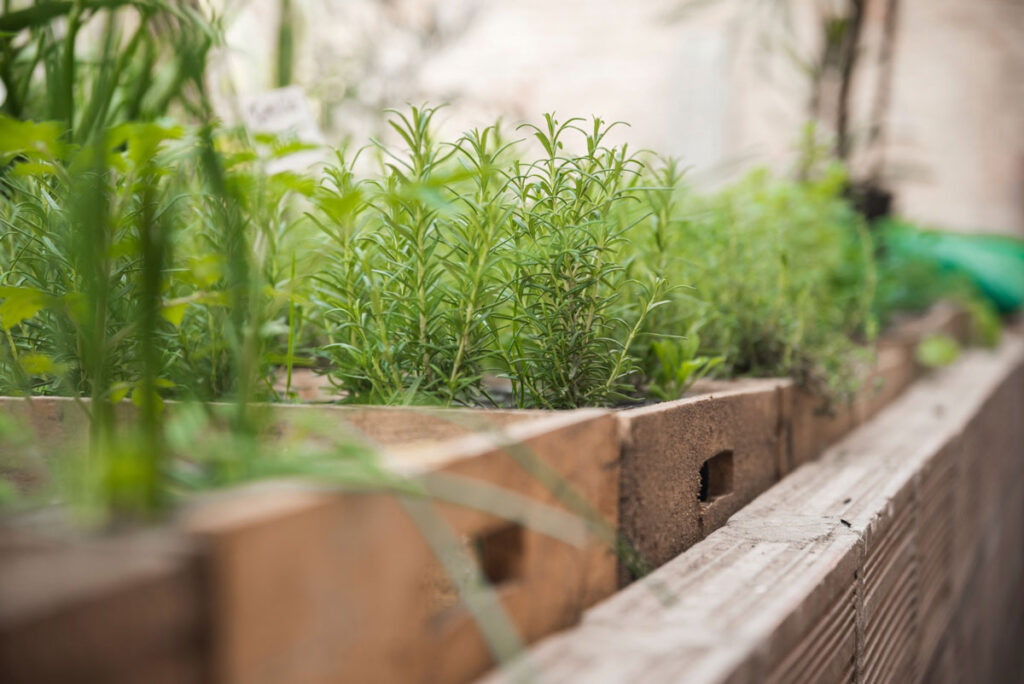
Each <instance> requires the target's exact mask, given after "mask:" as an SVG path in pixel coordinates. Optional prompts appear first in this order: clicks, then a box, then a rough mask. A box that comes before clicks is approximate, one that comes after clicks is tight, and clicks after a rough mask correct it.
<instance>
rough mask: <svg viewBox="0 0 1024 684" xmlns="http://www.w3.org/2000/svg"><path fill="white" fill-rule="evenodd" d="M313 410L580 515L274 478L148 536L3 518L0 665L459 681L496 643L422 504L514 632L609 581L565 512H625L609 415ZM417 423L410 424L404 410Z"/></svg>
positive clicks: (47, 673)
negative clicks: (373, 418)
mask: <svg viewBox="0 0 1024 684" xmlns="http://www.w3.org/2000/svg"><path fill="white" fill-rule="evenodd" d="M39 403H40V404H43V405H45V408H43V410H42V411H40V412H39V413H38V414H37V420H39V421H42V422H46V421H50V424H53V419H54V417H61V416H63V417H64V420H61V421H58V423H59V425H58V426H57V428H56V430H55V431H57V430H60V429H66V428H67V426H68V425H69V424H71V423H73V422H74V421H75V420H76V419H75V418H72V417H71V416H73V415H74V412H75V411H76V410H77V409H76V408H75V407H74V406H73V405H71V404H70V403H68V402H61V401H52V400H44V401H41V402H39ZM316 410H318V411H319V410H320V409H316ZM377 412H383V413H386V414H388V415H387V419H388V422H389V423H391V424H396V422H397V423H398V424H400V425H401V430H402V433H401V438H400V439H399V438H398V437H396V436H395V435H394V434H393V433H392V432H391V431H390V429H389V428H388V427H386V426H384V425H380V424H377V423H374V422H367V421H369V420H370V419H369V417H368V416H369V414H370V413H377ZM325 413H326V414H327V415H329V416H339V417H340V416H341V415H344V414H348V413H356V414H357V415H356V416H355V417H354V420H355V422H357V423H359V422H362V427H363V428H364V429H365V430H366V431H367V432H368V433H370V434H371V435H372V436H374V437H375V438H376V439H378V440H380V441H382V442H387V443H389V444H391V447H390V449H389V450H388V451H387V452H386V454H385V459H386V461H387V464H388V465H389V466H390V467H391V468H392V469H394V470H396V471H399V472H403V473H405V474H407V475H409V476H410V477H412V478H415V479H417V481H420V482H423V483H424V486H426V488H427V489H428V491H432V490H436V489H438V488H439V487H442V486H443V485H444V484H445V481H446V480H444V478H447V486H448V488H451V486H452V479H453V478H465V480H460V481H458V484H459V485H460V487H461V489H464V490H465V489H468V490H472V487H467V486H466V483H467V482H470V483H472V482H475V483H477V485H478V488H479V491H477V496H487V495H488V493H489V492H493V491H494V490H495V489H496V488H499V487H500V488H501V490H504V491H505V492H510V493H514V494H515V495H517V496H518V497H520V498H523V499H525V500H528V501H531V502H533V504H534V506H533V509H526V510H527V511H530V510H534V509H536V512H535V513H534V514H533V515H541V514H543V515H547V516H548V517H551V516H553V515H555V514H556V513H555V512H557V511H562V513H561V514H560V515H561V518H562V519H563V520H561V522H562V523H564V524H563V527H567V528H568V529H570V530H572V529H573V527H572V525H573V524H575V526H576V527H575V532H574V535H575V540H574V543H569V542H567V541H566V540H564V539H559V538H554V537H551V536H548V535H547V534H544V533H543V532H542V531H539V530H538V529H536V527H537V525H536V521H534V520H531V519H530V515H531V514H530V513H529V512H527V513H526V514H525V517H524V518H523V519H521V520H518V521H509V520H507V519H504V518H500V517H496V516H494V515H489V514H485V513H482V512H480V511H479V510H474V509H473V508H472V507H471V506H469V505H457V504H453V503H441V502H440V501H429V500H425V499H421V498H416V499H412V498H401V499H400V498H399V497H396V496H395V495H391V494H384V493H377V494H364V493H341V492H337V491H331V490H328V489H321V488H314V487H309V486H303V485H299V484H274V483H267V484H259V485H254V486H249V487H243V488H241V489H239V490H233V491H228V492H223V493H220V494H215V495H210V496H209V497H201V498H198V499H197V500H195V501H193V502H191V503H190V504H189V505H188V506H186V508H185V510H184V511H183V512H182V513H181V515H180V517H179V519H178V520H177V521H176V522H175V523H174V524H173V525H171V526H169V527H168V528H166V529H163V530H159V531H158V532H154V533H152V534H153V535H156V536H157V537H159V539H160V541H159V543H156V542H149V543H143V539H142V537H140V536H139V535H114V536H112V537H100V538H92V539H82V538H79V537H75V536H71V537H69V538H54V537H52V536H48V535H47V534H45V533H44V532H42V531H39V530H35V529H33V528H32V526H31V525H30V524H29V523H22V524H20V525H15V526H8V527H7V528H4V531H3V534H2V535H0V544H2V545H3V546H4V548H3V549H2V550H0V559H2V560H0V679H2V680H3V681H33V682H41V681H78V680H89V679H94V680H101V681H126V682H127V681H140V679H144V680H146V681H161V680H166V681H175V682H177V681H198V680H204V679H207V678H209V677H211V676H212V678H213V679H215V680H216V681H229V682H246V683H248V682H289V681H294V682H298V681H337V680H347V681H370V680H373V681H427V680H435V681H436V680H443V681H455V680H458V681H465V680H467V679H469V678H471V677H473V676H474V675H476V674H479V673H481V672H483V671H484V670H485V669H486V668H487V667H488V666H489V665H490V664H491V663H492V662H493V661H492V658H491V656H490V653H489V651H488V649H487V647H486V645H485V644H484V642H483V641H482V639H481V635H480V632H479V630H478V628H477V623H476V622H475V621H474V619H473V618H472V617H471V616H470V615H469V613H468V612H467V611H466V609H465V608H464V607H463V606H462V604H461V603H460V602H459V600H458V597H457V595H456V592H455V589H454V587H453V586H452V584H451V582H450V581H449V580H448V574H447V573H446V571H445V570H444V569H442V567H441V565H440V564H439V563H438V561H437V559H436V557H435V549H434V548H432V547H431V546H430V545H429V544H428V543H427V541H426V540H425V539H426V538H427V537H429V536H430V533H429V531H427V533H426V535H425V530H424V529H422V527H418V526H417V523H416V522H414V520H416V521H419V522H420V523H423V521H424V520H426V521H427V523H426V524H433V525H434V528H435V536H437V535H440V536H441V537H442V538H447V539H448V540H449V542H451V543H452V545H453V546H454V547H457V548H458V549H462V550H464V551H466V552H467V554H468V555H470V556H472V555H475V556H476V560H477V561H478V562H479V563H480V564H481V565H482V567H483V569H484V572H485V574H486V575H487V576H488V578H489V579H490V581H491V583H492V584H493V585H494V588H495V591H496V596H497V597H498V598H499V599H500V602H501V604H502V606H503V610H504V611H505V612H506V613H507V615H508V616H509V618H510V619H511V622H512V625H513V626H514V628H515V629H516V630H517V631H518V632H519V633H520V634H521V635H522V638H523V639H524V640H526V641H529V640H533V639H536V638H538V637H540V636H542V635H543V634H546V633H549V632H551V631H554V630H557V629H560V628H563V627H567V626H570V625H572V624H574V623H575V622H576V621H577V620H578V618H579V616H580V614H581V612H582V610H583V609H584V608H586V607H587V606H589V605H591V604H593V603H594V602H596V601H597V600H599V599H601V598H603V597H605V596H607V595H609V594H611V593H612V592H613V591H614V590H615V587H616V556H615V554H614V553H613V551H612V549H611V547H610V545H608V544H607V543H606V541H605V540H602V539H601V538H599V536H598V535H597V534H595V533H594V531H593V529H588V526H586V525H583V524H582V523H581V522H580V521H579V520H578V519H576V518H570V517H569V516H566V515H565V513H564V511H565V510H566V502H567V501H568V502H569V503H570V504H571V503H572V501H573V499H572V498H571V497H578V499H579V500H582V501H585V502H587V507H588V508H589V509H590V510H591V511H592V512H594V513H596V514H597V515H599V516H601V517H602V518H603V523H604V524H605V525H606V526H607V527H608V529H611V530H614V529H615V527H616V525H617V519H616V509H617V502H618V456H619V451H618V436H617V434H618V425H617V423H616V420H615V418H614V417H613V416H612V415H611V414H610V413H608V412H605V411H599V410H581V411H573V412H567V413H565V414H562V415H556V416H549V417H543V418H539V419H530V418H535V416H530V415H529V414H517V415H515V416H509V415H505V416H498V417H497V422H499V423H500V422H505V423H508V425H507V429H506V430H505V433H504V435H503V436H502V437H500V438H499V437H497V436H495V435H492V434H468V435H466V436H463V437H455V438H450V439H447V440H444V441H433V442H431V441H428V440H429V439H430V438H431V437H432V435H435V434H438V433H443V434H446V435H448V434H449V433H451V431H452V430H453V428H452V425H453V424H455V425H458V424H459V423H460V422H461V421H458V420H456V421H455V422H454V423H452V422H449V421H448V420H447V418H445V419H444V420H441V419H437V420H431V419H429V418H425V417H424V414H423V412H419V411H412V410H410V411H404V410H392V409H383V410H376V409H372V410H369V411H367V410H361V409H353V410H352V411H349V410H346V409H328V410H327V411H325ZM414 415H415V417H413V416H414ZM345 417H346V418H348V417H349V416H347V415H346V416H345ZM478 420H480V416H477V415H473V416H470V420H469V421H468V422H470V423H471V424H472V423H475V422H476V421H478ZM484 420H494V417H488V418H484ZM415 421H420V423H421V428H422V429H418V430H414V429H412V428H411V427H410V426H411V425H413V424H414V422H415ZM477 424H478V423H477ZM398 442H404V443H405V444H406V446H404V447H398V446H397V443H398ZM539 465H543V467H545V468H549V469H550V470H551V471H553V472H556V473H558V474H559V476H560V478H561V479H560V480H558V482H557V484H556V487H559V488H561V489H560V490H556V491H551V490H550V489H549V486H548V485H549V484H550V483H548V484H545V482H544V477H543V476H540V477H539V476H538V472H537V468H538V466H539ZM524 466H525V467H524ZM488 488H490V489H488ZM467 567H470V566H468V565H467ZM55 644H57V645H59V646H58V652H59V653H60V656H61V657H60V658H54V657H53V656H54V653H55V651H54V648H55V646H54V645H55ZM65 645H67V648H66V649H65ZM65 651H66V652H65ZM143 671H145V673H146V675H145V676H144V677H140V672H143Z"/></svg>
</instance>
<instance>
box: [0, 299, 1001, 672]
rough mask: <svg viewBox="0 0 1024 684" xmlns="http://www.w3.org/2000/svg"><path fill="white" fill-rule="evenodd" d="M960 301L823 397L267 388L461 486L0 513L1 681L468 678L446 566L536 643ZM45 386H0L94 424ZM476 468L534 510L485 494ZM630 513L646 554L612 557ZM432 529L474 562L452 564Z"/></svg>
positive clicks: (712, 524)
mask: <svg viewBox="0 0 1024 684" xmlns="http://www.w3.org/2000/svg"><path fill="white" fill-rule="evenodd" d="M957 320H958V319H956V314H953V313H949V312H947V313H943V314H942V315H933V316H931V317H929V318H928V319H926V321H927V322H926V323H921V322H915V323H914V324H913V325H911V326H909V327H903V328H900V330H899V331H898V333H897V334H896V335H895V336H894V337H893V338H891V341H885V342H883V344H882V345H881V346H880V351H879V355H878V362H877V364H876V366H875V367H874V368H873V369H872V371H871V372H872V373H873V375H872V378H873V379H872V380H871V381H869V382H868V383H866V386H865V391H864V392H863V393H862V395H861V396H859V397H858V399H857V400H856V401H854V402H852V403H850V404H848V405H844V406H841V407H839V409H838V411H835V412H833V413H831V414H828V413H822V412H820V411H818V410H817V409H818V407H819V406H820V403H821V402H820V401H819V400H818V399H817V398H815V397H813V396H811V395H810V394H809V393H807V392H805V391H803V390H801V389H799V388H796V387H794V386H793V384H792V383H791V382H790V381H789V380H781V379H765V380H740V381H730V382H715V383H710V384H707V385H705V386H704V388H703V390H702V391H703V392H704V393H703V394H698V395H697V396H692V397H688V398H684V399H680V400H678V401H673V402H665V403H661V404H656V405H652V406H646V407H641V408H636V409H629V410H623V411H615V412H612V411H603V410H580V411H571V412H542V411H481V410H420V409H405V408H375V407H366V408H357V407H336V406H316V407H309V406H275V407H273V411H274V412H275V414H276V415H278V417H280V418H281V419H282V420H283V421H284V422H285V423H287V422H288V421H289V420H290V416H295V417H296V418H299V417H300V416H308V415H309V414H310V413H311V412H312V413H315V414H316V415H317V416H319V417H320V418H321V419H323V420H326V421H329V422H330V424H337V425H338V426H339V429H343V428H342V427H341V426H343V425H344V426H347V428H344V429H355V430H357V431H358V432H359V433H360V434H362V435H363V436H364V437H366V438H368V439H369V440H371V441H373V442H375V443H377V444H380V445H382V447H383V448H384V449H385V456H384V459H385V462H386V464H387V466H388V467H390V468H391V469H392V470H394V471H396V472H398V473H401V474H404V475H407V476H409V477H411V478H414V479H415V480H416V481H417V482H420V483H423V484H424V486H425V487H427V488H428V490H430V491H434V492H446V493H447V494H448V495H450V494H452V493H454V492H456V491H459V492H462V493H461V494H459V496H460V497H461V499H460V503H453V502H450V501H449V502H447V503H444V502H441V501H439V500H426V499H422V498H415V499H410V498H408V497H404V498H403V497H397V496H395V495H392V494H385V493H373V494H371V493H351V492H349V493H343V492H339V491H335V490H331V489H328V488H322V487H313V486H309V485H300V484H295V483H291V484H288V483H262V484H258V485H251V486H247V487H243V488H240V489H236V490H231V491H225V492H221V493H217V494H211V495H208V496H203V497H198V498H196V499H195V500H194V501H191V502H190V503H189V504H188V505H187V506H185V508H184V509H183V510H182V511H181V512H180V514H179V515H178V517H177V518H176V520H175V521H173V523H172V524H170V525H168V526H166V527H164V528H162V529H160V530H156V531H152V532H147V533H131V534H119V535H112V536H107V537H99V538H81V537H79V536H76V535H64V536H62V537H54V536H53V535H52V534H49V533H48V532H46V531H44V530H45V525H44V524H40V526H39V527H37V528H34V527H33V526H31V525H28V526H26V525H25V524H17V525H8V526H5V527H0V680H3V681H8V680H10V681H33V682H45V681H67V680H69V679H76V680H77V679H89V678H90V677H91V678H93V679H97V680H102V681H126V682H127V681H139V679H140V676H141V675H140V673H141V672H144V673H145V677H144V678H145V679H146V680H147V681H163V680H166V681H169V682H178V681H195V680H200V679H210V678H212V679H214V680H216V681H225V682H246V683H249V682H257V683H258V682H307V681H445V682H447V681H452V682H455V681H467V680H469V679H471V678H473V677H474V676H476V675H479V674H480V673H482V672H484V671H485V670H486V669H487V668H488V667H489V666H491V665H492V664H493V662H494V658H493V655H492V652H491V650H490V648H489V647H488V645H487V643H485V640H484V638H483V636H482V634H481V631H480V629H479V627H478V623H477V621H476V620H475V618H474V617H473V616H472V614H471V613H470V611H469V610H467V608H466V607H465V606H464V605H463V603H462V602H461V601H460V600H459V597H458V594H457V592H456V590H455V587H454V586H453V582H452V581H451V579H450V577H451V574H450V573H451V572H452V570H453V565H452V563H455V566H456V567H455V571H456V572H458V571H459V568H461V569H462V571H463V572H464V573H465V574H466V576H467V577H468V578H470V579H472V577H473V576H474V575H473V573H474V572H477V571H475V570H474V569H473V568H474V566H475V565H478V566H479V567H480V568H482V573H483V576H484V577H485V578H486V579H487V580H488V584H489V585H491V586H493V588H494V592H495V593H494V594H493V596H496V597H497V598H498V599H499V600H500V603H501V606H502V609H503V611H504V613H505V614H507V616H508V617H509V619H510V621H511V625H512V626H513V627H514V629H515V631H516V632H518V634H519V636H520V638H521V640H522V642H523V643H530V642H533V641H535V640H537V639H539V638H541V637H543V636H544V635H546V634H549V633H551V632H553V631H556V630H559V629H563V628H566V627H569V626H571V625H573V624H575V623H576V622H577V621H578V620H579V618H580V615H581V614H582V611H583V610H584V609H586V608H587V607H588V606H590V605H592V604H594V603H595V602H597V601H598V600H600V599H602V598H604V597H606V596H608V595H610V594H611V593H612V592H614V591H615V589H616V587H618V586H621V585H623V584H626V583H628V582H629V581H630V580H631V579H632V576H631V574H630V572H629V569H628V568H627V567H626V566H627V565H629V566H630V567H632V568H633V569H635V564H634V563H633V561H634V560H637V559H638V560H639V561H640V563H641V564H642V565H644V566H646V568H647V569H654V568H657V567H659V566H661V565H663V564H665V563H666V562H668V561H670V560H671V559H673V558H675V557H676V556H678V555H679V554H680V553H682V552H683V551H685V550H686V549H687V548H689V547H691V546H693V545H694V544H696V543H698V542H700V540H702V539H704V538H705V537H708V536H709V535H710V534H711V533H712V532H713V531H714V530H716V529H718V528H720V527H722V526H723V525H724V524H725V523H726V521H727V520H728V519H729V518H730V516H732V515H733V514H735V513H737V512H738V511H739V510H740V509H742V508H743V507H744V506H745V505H746V504H747V503H749V502H750V501H752V500H753V499H754V498H756V497H757V496H758V495H759V494H761V493H762V492H764V491H765V490H766V489H768V488H769V487H771V486H772V485H773V484H774V483H775V482H777V481H778V480H779V479H780V478H781V477H782V476H783V475H785V474H786V473H788V472H790V471H792V470H794V469H795V468H796V467H797V466H799V465H800V464H802V463H805V462H808V461H810V460H812V459H813V458H814V457H815V456H817V454H818V453H820V452H821V450H823V449H824V448H825V447H826V446H828V445H829V444H831V443H832V442H834V441H835V440H837V439H838V438H840V437H841V436H842V435H843V434H845V433H846V432H847V431H849V430H850V429H851V428H852V427H853V426H855V425H856V424H858V423H860V422H863V421H864V420H866V419H867V418H869V417H870V416H872V415H874V414H875V413H876V412H877V411H878V410H879V409H880V408H881V407H882V406H883V405H885V404H886V403H888V402H889V401H892V399H893V398H895V397H896V396H897V395H898V394H899V392H900V391H901V390H902V389H903V388H904V387H905V386H906V385H907V384H908V383H909V382H910V381H911V380H912V379H913V378H914V377H915V375H916V373H917V369H916V367H915V365H914V362H913V349H914V348H915V347H916V344H917V341H919V340H920V339H921V337H923V336H924V335H925V334H927V333H929V332H933V331H935V330H937V329H946V328H950V329H955V327H956V326H957V325H959V323H957ZM943 326H946V327H945V328H944V327H943ZM31 406H32V408H31V410H30V409H29V405H28V404H27V403H26V402H25V401H24V400H0V409H2V410H6V411H8V412H11V413H15V414H18V413H20V414H22V415H23V416H25V417H27V418H28V419H29V420H30V422H31V423H32V425H33V426H34V428H35V430H36V432H37V434H41V435H45V436H46V438H47V439H49V440H52V442H53V443H54V444H56V443H58V442H59V441H60V440H61V439H63V438H65V437H66V436H67V435H68V434H72V433H74V432H75V431H80V430H83V429H84V427H85V422H84V416H83V414H82V413H81V411H80V410H79V409H78V408H77V407H76V406H75V405H74V403H73V402H71V401H69V400H56V399H46V400H38V399H37V400H34V401H33V402H32V404H31ZM124 410H127V411H130V410H131V409H130V406H126V407H125V409H124ZM171 410H173V409H171ZM491 428H493V429H494V430H496V431H497V432H494V433H492V432H490V429H491ZM553 473H555V474H557V477H552V474H553ZM935 477H936V478H939V479H940V480H941V478H942V477H946V476H945V475H941V474H937V475H936V476H935ZM460 478H464V479H460ZM467 481H470V482H473V483H476V485H477V486H476V487H475V491H476V493H475V496H477V497H481V496H482V497H484V498H485V499H487V500H489V501H490V502H491V504H492V505H493V504H494V502H495V501H501V500H504V499H506V498H507V496H508V495H514V498H515V500H517V501H518V500H526V501H530V502H532V503H533V506H534V510H535V511H537V513H536V514H529V513H524V512H523V511H524V509H523V508H522V507H521V506H520V507H519V508H516V510H515V511H508V512H507V513H506V515H505V516H497V515H494V514H488V513H485V512H482V511H481V510H480V509H479V506H474V502H473V501H472V496H470V495H468V494H467V492H469V491H470V490H473V489H474V488H473V487H470V488H466V487H463V486H462V484H464V483H465V482H467ZM942 482H945V480H942ZM993 484H997V483H993ZM935 486H936V487H941V486H942V485H941V484H937V485H935ZM502 491H504V492H505V494H502V493H501V492H502ZM527 510H528V509H527ZM567 512H568V513H572V514H579V513H584V514H585V516H586V517H588V518H589V520H590V524H587V522H586V521H585V520H583V519H581V518H578V517H572V516H567V515H566V513H567ZM935 515H936V516H937V515H938V513H936V514H935ZM982 515H983V512H982V511H980V510H972V511H965V516H966V517H968V518H970V519H973V518H977V517H980V516H982ZM510 517H511V518H513V519H512V520H509V519H508V518H510ZM933 517H934V516H933ZM546 519H548V520H550V519H554V520H557V521H558V522H559V524H560V528H559V529H561V530H563V532H564V531H565V530H570V531H571V534H570V535H569V536H570V537H571V539H565V538H559V537H556V536H551V535H549V534H546V533H545V527H544V520H546ZM929 519H930V518H929ZM941 524H942V523H941V522H934V523H933V525H939V526H941ZM616 530H618V531H619V533H620V534H621V540H622V541H625V542H626V544H627V545H628V547H629V548H630V549H632V551H633V552H634V553H635V556H636V558H634V557H633V556H631V555H627V556H625V557H617V556H616V554H615V553H613V551H612V541H613V539H612V538H613V537H614V533H615V531H616ZM564 536H565V535H564V534H563V537H564ZM439 544H440V545H441V546H445V544H447V547H446V548H448V547H450V549H449V550H453V551H457V552H459V553H458V554H457V556H459V557H461V560H459V559H458V558H457V559H456V560H455V561H450V562H449V563H448V565H442V564H441V563H439V561H438V558H437V550H438V548H439ZM935 553H936V554H942V553H945V551H943V550H942V549H939V550H937V551H936V552H935ZM622 558H626V560H628V561H629V562H628V563H626V562H621V561H622ZM467 559H468V560H471V561H475V563H471V562H466V561H467ZM460 562H461V563H463V565H461V566H459V565H458V563H460ZM965 573H966V570H964V571H963V572H961V575H963V574H965ZM929 581H932V582H933V583H934V582H938V581H940V580H935V579H934V578H930V579H929ZM470 585H472V582H470ZM929 586H931V585H929ZM931 590H932V591H939V590H937V589H931ZM491 597H492V595H490V594H487V593H483V594H480V596H479V597H478V601H477V602H476V604H475V605H476V607H477V608H478V609H479V608H480V606H486V605H487V602H488V601H489V600H491ZM498 627H500V624H499V625H498ZM54 644H59V645H60V646H59V648H58V651H59V652H60V653H61V657H60V658H54V657H53V653H54ZM65 645H67V646H66V647H65Z"/></svg>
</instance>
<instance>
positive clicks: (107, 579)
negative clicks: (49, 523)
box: [0, 528, 209, 683]
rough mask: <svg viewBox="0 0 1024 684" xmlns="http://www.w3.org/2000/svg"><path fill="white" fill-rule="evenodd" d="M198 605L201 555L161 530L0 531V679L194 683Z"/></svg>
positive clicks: (199, 670) (201, 670) (202, 655)
mask: <svg viewBox="0 0 1024 684" xmlns="http://www.w3.org/2000/svg"><path fill="white" fill-rule="evenodd" d="M206 610H207V602H206V600H205V594H204V577H203V566H202V563H201V560H200V558H199V556H198V554H197V553H196V552H195V549H194V548H192V546H191V545H190V544H188V543H187V541H185V540H183V539H181V537H180V536H179V535H175V534H173V533H170V532H168V531H167V530H148V531H144V532H134V533H128V534H123V535H118V536H114V537H107V538H99V539H90V540H81V539H76V540H74V541H70V542H69V541H67V540H52V539H45V538H41V537H39V536H38V535H31V534H21V535H19V534H17V531H16V530H13V529H10V528H5V529H2V530H0V681H4V682H12V683H13V682H37V683H46V682H67V681H97V682H99V681H102V682H132V681H146V682H168V683H170V682H190V681H202V680H203V679H204V678H205V676H206V673H207V672H208V669H209V667H208V662H207V652H208V651H207V636H208V634H207V628H206V626H207V622H208V616H207V614H206Z"/></svg>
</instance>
